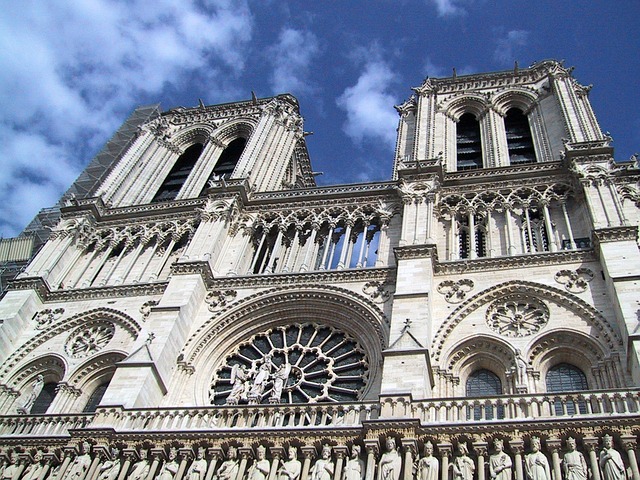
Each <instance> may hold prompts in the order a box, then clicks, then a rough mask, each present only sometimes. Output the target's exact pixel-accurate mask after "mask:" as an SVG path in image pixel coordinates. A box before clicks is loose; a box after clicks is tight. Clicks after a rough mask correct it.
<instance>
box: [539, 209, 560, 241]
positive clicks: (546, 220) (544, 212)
mask: <svg viewBox="0 0 640 480" xmlns="http://www.w3.org/2000/svg"><path fill="white" fill-rule="evenodd" d="M540 205H541V206H542V215H543V217H544V225H545V227H546V229H547V235H548V236H549V249H550V250H551V251H552V252H557V251H558V245H557V244H556V236H555V235H554V234H553V226H552V225H551V215H550V214H549V201H548V200H542V201H541V202H540Z"/></svg>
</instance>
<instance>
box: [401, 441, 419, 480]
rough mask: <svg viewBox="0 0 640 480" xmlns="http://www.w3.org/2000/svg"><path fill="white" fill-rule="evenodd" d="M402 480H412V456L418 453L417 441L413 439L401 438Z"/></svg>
mask: <svg viewBox="0 0 640 480" xmlns="http://www.w3.org/2000/svg"><path fill="white" fill-rule="evenodd" d="M402 448H403V449H404V459H403V471H404V475H403V477H402V478H403V480H413V456H414V455H415V454H416V453H417V452H418V441H417V440H416V439H415V438H403V439H402Z"/></svg>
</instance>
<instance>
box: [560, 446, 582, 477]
mask: <svg viewBox="0 0 640 480" xmlns="http://www.w3.org/2000/svg"><path fill="white" fill-rule="evenodd" d="M562 470H563V472H564V478H565V480H587V462H586V461H585V459H584V456H583V455H582V453H580V452H579V451H577V450H576V440H575V439H574V438H572V437H569V438H567V451H566V452H565V454H564V458H563V459H562Z"/></svg>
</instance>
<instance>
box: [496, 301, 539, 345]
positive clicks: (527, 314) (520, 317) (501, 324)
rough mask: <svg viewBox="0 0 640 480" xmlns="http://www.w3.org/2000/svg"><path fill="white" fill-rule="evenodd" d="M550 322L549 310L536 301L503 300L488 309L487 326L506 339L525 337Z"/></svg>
mask: <svg viewBox="0 0 640 480" xmlns="http://www.w3.org/2000/svg"><path fill="white" fill-rule="evenodd" d="M548 321H549V309H548V308H547V306H546V305H545V304H544V303H542V302H541V301H539V300H535V299H531V298H528V299H522V298H514V299H506V300H505V299H502V300H497V301H495V302H493V303H492V304H491V305H490V306H489V308H488V309H487V324H488V325H489V327H490V328H491V329H492V330H493V331H495V332H497V333H499V334H500V335H504V336H505V337H525V336H527V335H531V334H534V333H536V332H537V331H539V330H540V329H541V328H542V327H544V326H545V325H546V324H547V322H548Z"/></svg>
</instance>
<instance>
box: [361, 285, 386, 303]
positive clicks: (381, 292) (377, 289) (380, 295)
mask: <svg viewBox="0 0 640 480" xmlns="http://www.w3.org/2000/svg"><path fill="white" fill-rule="evenodd" d="M388 287H389V284H388V283H387V282H367V283H365V284H364V286H363V287H362V292H363V293H365V294H366V295H369V297H370V298H371V300H373V301H374V302H375V303H384V302H386V301H387V300H389V298H390V297H391V293H390V292H389V291H388V290H387V288H388Z"/></svg>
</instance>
